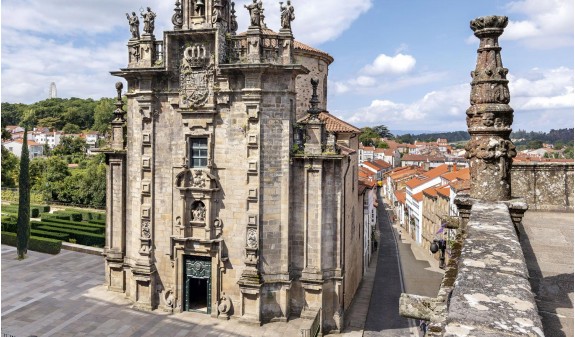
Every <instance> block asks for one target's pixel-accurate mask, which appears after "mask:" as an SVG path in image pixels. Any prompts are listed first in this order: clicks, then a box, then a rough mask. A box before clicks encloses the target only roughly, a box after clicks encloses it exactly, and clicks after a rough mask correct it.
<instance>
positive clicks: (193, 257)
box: [104, 0, 363, 332]
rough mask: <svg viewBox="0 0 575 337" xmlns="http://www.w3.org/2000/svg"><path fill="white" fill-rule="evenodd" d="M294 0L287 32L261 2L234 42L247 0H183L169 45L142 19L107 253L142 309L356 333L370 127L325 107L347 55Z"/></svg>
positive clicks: (109, 279) (123, 113) (150, 16)
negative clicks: (316, 40)
mask: <svg viewBox="0 0 575 337" xmlns="http://www.w3.org/2000/svg"><path fill="white" fill-rule="evenodd" d="M258 6H259V7H258ZM280 6H281V10H282V29H281V30H280V31H279V32H278V33H276V32H273V31H271V30H269V29H267V28H266V27H265V22H264V19H263V8H262V7H261V3H258V2H256V0H254V3H253V4H250V5H249V6H247V7H248V8H247V10H245V9H243V8H242V11H244V12H246V15H247V12H248V11H249V14H250V19H251V25H250V27H249V28H248V30H247V32H245V33H240V34H236V30H237V23H236V10H235V8H234V4H233V3H230V2H229V1H227V0H213V1H212V0H206V1H197V2H195V1H193V0H185V1H183V2H181V3H180V1H177V2H176V8H175V9H174V16H173V17H172V22H173V24H174V29H173V30H172V31H166V32H164V35H163V40H157V39H156V38H155V36H154V32H153V29H154V25H153V20H154V19H155V14H154V13H153V12H151V10H150V9H149V8H148V12H147V13H143V14H142V17H143V18H144V32H143V34H142V35H140V32H139V26H137V25H136V21H137V18H136V19H135V20H134V17H130V16H129V15H128V20H130V25H131V31H132V38H131V39H130V40H129V42H128V65H127V67H126V68H124V69H121V70H119V71H115V72H113V73H112V74H113V75H115V76H119V77H122V78H124V79H125V80H126V82H127V84H128V87H127V92H126V93H125V95H126V96H127V106H126V107H125V108H124V106H123V103H122V100H121V95H122V87H123V86H122V84H121V82H119V83H118V84H117V91H118V102H117V109H116V111H115V115H116V117H115V119H114V121H113V122H112V123H111V129H112V132H111V145H110V147H109V148H108V149H107V150H105V152H106V157H107V164H108V171H107V179H108V181H107V230H106V247H105V251H104V255H105V269H106V285H107V287H108V289H109V290H110V291H116V292H121V293H125V295H126V297H128V298H129V299H130V300H131V301H133V303H134V307H135V308H137V309H141V310H156V309H159V310H165V311H168V312H182V311H199V312H204V313H206V314H209V315H211V316H212V317H219V318H223V319H229V318H233V319H239V320H242V321H245V322H247V323H255V324H263V323H266V322H270V321H287V320H288V319H289V318H290V317H303V318H309V319H316V320H317V319H318V318H319V317H321V326H322V329H323V331H324V332H329V331H339V330H340V329H341V328H342V327H343V316H344V315H343V314H344V312H345V309H347V307H348V306H349V305H350V303H351V300H352V298H353V295H354V294H355V291H356V289H357V287H358V285H359V283H360V281H361V278H362V265H363V261H362V251H363V247H362V242H363V231H362V226H361V224H362V223H363V220H362V207H363V205H362V203H361V200H362V198H361V196H359V195H358V186H357V148H358V134H359V133H360V130H358V129H357V128H356V127H354V126H352V125H349V124H347V123H345V122H343V121H341V120H339V119H337V118H336V117H334V116H332V115H331V114H329V113H328V112H326V111H325V106H326V105H325V104H326V97H327V94H326V92H327V89H326V88H327V84H326V83H327V73H328V66H329V64H330V63H331V62H332V61H333V59H332V58H331V56H329V55H328V54H326V53H324V52H322V51H319V50H317V49H315V48H312V47H309V46H306V45H304V44H302V43H300V42H297V41H295V40H294V38H293V35H292V32H291V20H293V7H291V5H290V4H289V2H288V4H287V6H283V5H280ZM290 7H291V8H290ZM290 10H291V13H292V16H291V18H290V16H289V13H290ZM286 13H287V14H286ZM134 15H135V14H134ZM284 15H288V16H284ZM310 80H311V81H310ZM320 313H321V314H320Z"/></svg>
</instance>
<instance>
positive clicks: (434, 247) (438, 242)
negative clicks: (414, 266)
mask: <svg viewBox="0 0 575 337" xmlns="http://www.w3.org/2000/svg"><path fill="white" fill-rule="evenodd" d="M446 247H447V246H446V244H445V240H443V239H433V242H432V243H431V245H430V246H429V250H430V251H431V253H432V254H435V253H437V251H439V252H440V255H439V268H441V269H443V268H445V248H446Z"/></svg>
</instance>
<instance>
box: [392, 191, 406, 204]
mask: <svg viewBox="0 0 575 337" xmlns="http://www.w3.org/2000/svg"><path fill="white" fill-rule="evenodd" d="M393 194H395V198H396V199H397V201H399V202H400V203H402V204H405V191H394V192H393Z"/></svg>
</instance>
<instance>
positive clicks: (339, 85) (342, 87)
mask: <svg viewBox="0 0 575 337" xmlns="http://www.w3.org/2000/svg"><path fill="white" fill-rule="evenodd" d="M327 84H328V85H329V89H328V92H331V90H332V88H333V90H334V91H335V93H336V94H345V93H346V92H348V91H349V87H348V86H347V85H346V84H345V83H343V82H332V81H329V80H328V83H327Z"/></svg>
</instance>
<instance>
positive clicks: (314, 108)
mask: <svg viewBox="0 0 575 337" xmlns="http://www.w3.org/2000/svg"><path fill="white" fill-rule="evenodd" d="M310 82H311V87H312V95H311V99H310V100H309V104H310V108H309V109H308V111H307V112H308V113H309V114H310V115H311V117H312V118H317V115H319V113H320V112H321V111H320V109H319V107H318V105H319V98H318V97H317V86H318V84H319V80H318V79H317V78H312V79H311V80H310Z"/></svg>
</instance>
